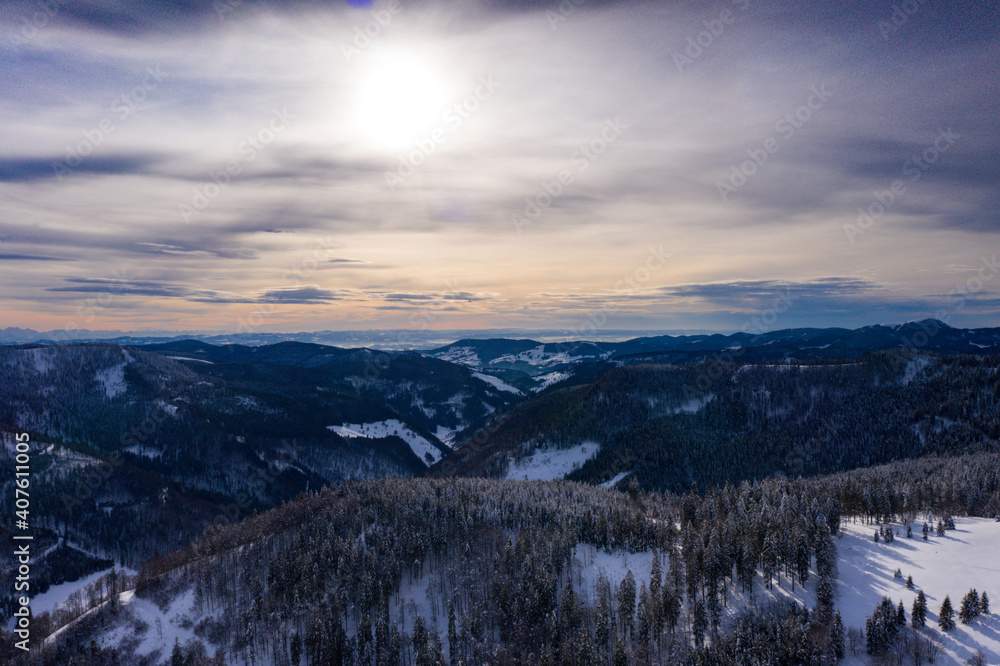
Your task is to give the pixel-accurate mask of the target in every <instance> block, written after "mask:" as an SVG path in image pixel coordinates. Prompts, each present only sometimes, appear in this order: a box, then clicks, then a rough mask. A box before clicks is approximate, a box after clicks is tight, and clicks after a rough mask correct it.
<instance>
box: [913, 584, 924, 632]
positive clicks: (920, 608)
mask: <svg viewBox="0 0 1000 666" xmlns="http://www.w3.org/2000/svg"><path fill="white" fill-rule="evenodd" d="M926 623H927V597H926V596H925V595H924V591H923V590H920V591H919V592H917V598H916V599H914V600H913V610H912V611H911V612H910V624H911V625H912V626H913V628H914V629H920V628H922V627H923V626H924V625H925V624H926Z"/></svg>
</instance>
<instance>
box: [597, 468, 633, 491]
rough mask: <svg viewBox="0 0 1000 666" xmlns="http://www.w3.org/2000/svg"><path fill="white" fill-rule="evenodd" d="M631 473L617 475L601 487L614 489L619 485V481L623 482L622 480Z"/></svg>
mask: <svg viewBox="0 0 1000 666" xmlns="http://www.w3.org/2000/svg"><path fill="white" fill-rule="evenodd" d="M631 473H632V472H620V473H618V474H615V475H614V476H613V477H612V478H610V479H608V480H607V481H605V482H604V483H602V484H601V486H603V487H605V488H614V487H615V486H617V485H618V482H619V481H621V480H622V479H624V478H625V477H626V476H628V475H629V474H631Z"/></svg>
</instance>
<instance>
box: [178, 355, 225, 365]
mask: <svg viewBox="0 0 1000 666" xmlns="http://www.w3.org/2000/svg"><path fill="white" fill-rule="evenodd" d="M167 358H172V359H174V360H175V361H194V362H195V363H208V364H209V365H215V363H213V362H212V361H207V360H205V359H203V358H190V357H187V356H168V357H167Z"/></svg>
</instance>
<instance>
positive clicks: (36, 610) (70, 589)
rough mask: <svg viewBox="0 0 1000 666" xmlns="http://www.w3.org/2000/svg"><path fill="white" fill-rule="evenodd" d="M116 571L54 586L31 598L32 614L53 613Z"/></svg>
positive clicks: (111, 569)
mask: <svg viewBox="0 0 1000 666" xmlns="http://www.w3.org/2000/svg"><path fill="white" fill-rule="evenodd" d="M113 570H114V567H111V568H109V569H105V570H104V571H98V572H97V573H93V574H90V575H89V576H85V577H83V578H81V579H80V580H74V581H72V582H69V583H61V584H59V585H53V586H52V587H50V588H49V589H48V590H46V591H45V592H42V593H41V594H37V595H35V596H33V597H32V598H31V612H32V614H34V615H39V614H41V613H47V612H52V611H54V610H55V609H56V607H57V606H60V605H62V604H64V603H66V600H67V599H69V597H70V595H71V594H73V593H74V592H76V591H77V590H82V589H83V588H85V587H87V586H88V585H90V584H91V583H94V582H96V581H97V579H98V578H100V577H101V576H104V575H105V574H109V573H111V572H112V571H113Z"/></svg>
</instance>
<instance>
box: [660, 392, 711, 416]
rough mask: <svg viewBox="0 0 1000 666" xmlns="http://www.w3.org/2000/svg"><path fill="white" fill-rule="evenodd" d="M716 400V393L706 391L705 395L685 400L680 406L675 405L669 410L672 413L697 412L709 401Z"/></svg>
mask: <svg viewBox="0 0 1000 666" xmlns="http://www.w3.org/2000/svg"><path fill="white" fill-rule="evenodd" d="M713 400H715V394H714V393H706V394H705V395H703V396H701V397H698V398H691V399H690V400H688V401H687V402H685V403H684V404H683V405H681V406H680V407H674V408H672V409H670V410H668V411H669V412H670V413H671V414H697V413H698V412H700V411H701V410H702V408H704V407H705V405H707V404H708V403H710V402H712V401H713Z"/></svg>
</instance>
